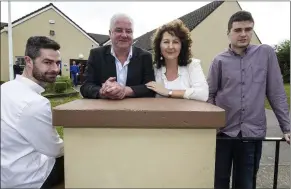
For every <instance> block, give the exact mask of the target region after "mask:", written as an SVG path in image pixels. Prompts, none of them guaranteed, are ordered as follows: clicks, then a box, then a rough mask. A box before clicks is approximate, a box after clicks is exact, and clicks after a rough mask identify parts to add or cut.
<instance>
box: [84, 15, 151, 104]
mask: <svg viewBox="0 0 291 189" xmlns="http://www.w3.org/2000/svg"><path fill="white" fill-rule="evenodd" d="M109 36H110V39H111V42H112V45H106V46H102V47H98V48H94V49H92V50H91V51H90V55H89V59H88V62H87V67H86V69H85V73H84V79H85V81H84V84H83V85H82V86H81V88H80V92H81V94H82V96H83V97H84V98H91V99H99V98H106V99H119V100H121V99H124V98H129V97H134V98H137V97H154V95H155V93H154V92H153V91H152V90H150V89H148V88H147V87H146V86H145V84H146V83H148V82H150V81H154V80H155V76H154V70H153V66H152V57H151V54H150V53H149V52H147V51H145V50H143V49H140V48H137V47H133V46H132V42H133V20H132V19H131V18H130V17H129V16H127V15H126V14H115V15H114V16H113V17H112V18H111V20H110V30H109Z"/></svg>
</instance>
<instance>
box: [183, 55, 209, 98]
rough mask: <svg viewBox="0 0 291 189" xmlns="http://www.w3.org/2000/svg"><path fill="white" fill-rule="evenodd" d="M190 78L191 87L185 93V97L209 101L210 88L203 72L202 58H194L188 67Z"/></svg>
mask: <svg viewBox="0 0 291 189" xmlns="http://www.w3.org/2000/svg"><path fill="white" fill-rule="evenodd" d="M187 69H188V73H189V79H190V88H187V89H186V91H185V93H184V96H183V97H184V98H185V99H192V100H200V101H207V99H208V95H209V88H208V84H207V81H206V78H205V75H204V73H203V70H202V67H201V64H200V60H198V59H193V60H192V62H191V63H190V64H189V65H188V67H187Z"/></svg>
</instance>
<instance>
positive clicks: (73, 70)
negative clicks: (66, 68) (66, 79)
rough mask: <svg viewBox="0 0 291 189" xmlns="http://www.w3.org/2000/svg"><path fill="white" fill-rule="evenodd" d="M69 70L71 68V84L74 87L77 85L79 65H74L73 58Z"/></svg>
mask: <svg viewBox="0 0 291 189" xmlns="http://www.w3.org/2000/svg"><path fill="white" fill-rule="evenodd" d="M70 70H71V76H72V79H73V84H74V86H75V87H76V86H77V85H78V80H77V76H78V75H79V72H80V70H79V66H78V65H76V61H75V60H74V61H73V64H72V66H71V67H70Z"/></svg>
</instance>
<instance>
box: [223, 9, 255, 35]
mask: <svg viewBox="0 0 291 189" xmlns="http://www.w3.org/2000/svg"><path fill="white" fill-rule="evenodd" d="M242 21H250V22H253V23H255V22H254V19H253V16H252V14H251V13H250V12H248V11H243V10H241V11H238V12H236V13H234V14H233V15H232V16H231V17H230V18H229V21H228V30H227V31H228V32H230V30H231V28H232V24H233V23H234V22H242Z"/></svg>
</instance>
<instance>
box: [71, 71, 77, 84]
mask: <svg viewBox="0 0 291 189" xmlns="http://www.w3.org/2000/svg"><path fill="white" fill-rule="evenodd" d="M72 78H73V84H74V86H77V85H78V80H77V74H74V73H72Z"/></svg>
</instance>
